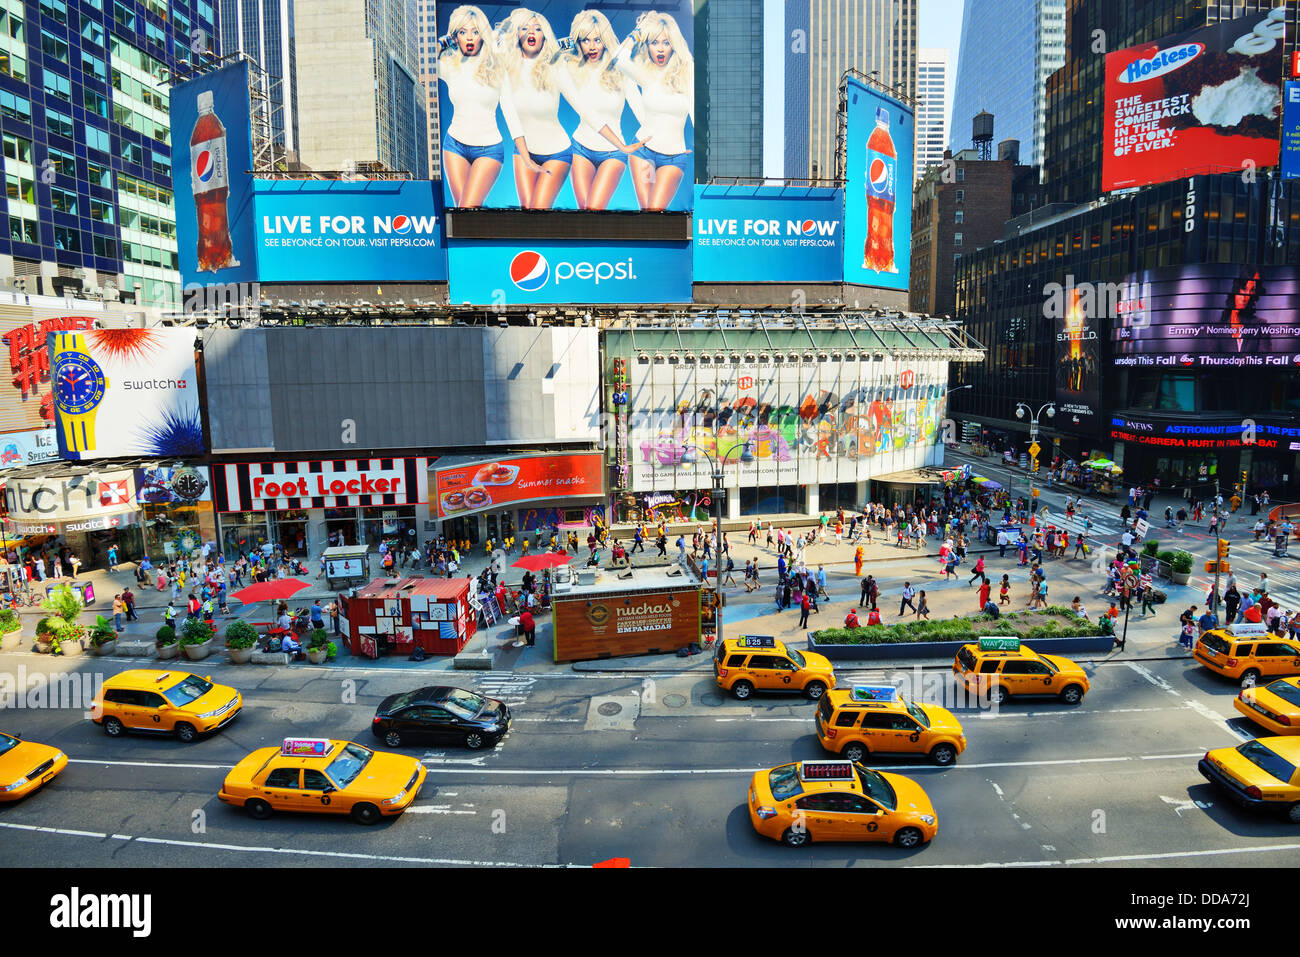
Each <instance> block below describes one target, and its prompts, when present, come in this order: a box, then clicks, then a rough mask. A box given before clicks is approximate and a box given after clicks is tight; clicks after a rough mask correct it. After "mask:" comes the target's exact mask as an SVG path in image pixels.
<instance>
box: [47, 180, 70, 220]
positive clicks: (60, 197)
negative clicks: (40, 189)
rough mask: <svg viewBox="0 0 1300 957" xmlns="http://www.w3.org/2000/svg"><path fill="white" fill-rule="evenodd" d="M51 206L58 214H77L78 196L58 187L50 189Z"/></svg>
mask: <svg viewBox="0 0 1300 957" xmlns="http://www.w3.org/2000/svg"><path fill="white" fill-rule="evenodd" d="M50 206H52V207H53V208H54V211H55V212H56V213H70V214H72V215H74V216H75V215H76V213H77V194H76V193H75V192H71V191H69V190H66V189H60V188H59V187H57V186H51V187H50Z"/></svg>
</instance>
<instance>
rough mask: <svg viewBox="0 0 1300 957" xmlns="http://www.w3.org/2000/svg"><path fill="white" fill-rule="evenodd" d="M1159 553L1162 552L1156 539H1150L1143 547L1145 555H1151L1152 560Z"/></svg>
mask: <svg viewBox="0 0 1300 957" xmlns="http://www.w3.org/2000/svg"><path fill="white" fill-rule="evenodd" d="M1159 552H1160V543H1159V542H1158V541H1156V540H1155V539H1154V538H1152V539H1148V540H1147V541H1146V543H1145V544H1143V546H1142V554H1143V555H1150V556H1151V557H1152V558H1155V557H1156V555H1157V554H1158V553H1159Z"/></svg>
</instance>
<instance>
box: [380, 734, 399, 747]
mask: <svg viewBox="0 0 1300 957" xmlns="http://www.w3.org/2000/svg"><path fill="white" fill-rule="evenodd" d="M384 744H386V745H388V746H389V747H390V748H400V747H401V746H402V736H401V735H400V734H398V733H397V732H396V731H389V732H388V733H387V734H385V735H384Z"/></svg>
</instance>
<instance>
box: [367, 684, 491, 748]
mask: <svg viewBox="0 0 1300 957" xmlns="http://www.w3.org/2000/svg"><path fill="white" fill-rule="evenodd" d="M370 730H371V731H372V732H373V733H374V735H375V737H376V738H379V739H380V740H382V741H383V742H384V744H386V745H388V746H389V747H390V748H399V747H401V746H402V745H404V744H463V745H465V747H467V748H469V749H471V750H477V749H479V748H490V747H494V746H495V745H496V743H497V742H498V741H500V740H501V738H502V737H504V736H505V733H506V732H507V731H509V730H510V709H509V708H507V707H506V706H505V705H504V704H502V703H501V702H500V701H497V700H495V699H493V698H485V697H483V696H482V695H480V694H475V693H474V692H473V691H466V690H465V689H463V688H452V687H448V686H443V685H439V686H435V687H430V688H420V689H418V690H416V691H407V692H405V693H403V694H395V695H389V696H388V697H387V698H385V699H384V700H383V701H382V702H380V705H379V709H378V710H377V711H376V712H375V720H374V721H373V722H372V723H371V725H370Z"/></svg>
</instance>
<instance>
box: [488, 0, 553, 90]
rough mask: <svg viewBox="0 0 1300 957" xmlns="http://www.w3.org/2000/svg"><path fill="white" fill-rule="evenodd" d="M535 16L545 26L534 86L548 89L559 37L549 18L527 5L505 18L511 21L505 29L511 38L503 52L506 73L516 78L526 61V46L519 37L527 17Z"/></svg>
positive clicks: (525, 24)
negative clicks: (524, 47)
mask: <svg viewBox="0 0 1300 957" xmlns="http://www.w3.org/2000/svg"><path fill="white" fill-rule="evenodd" d="M534 19H535V20H536V21H537V24H538V26H540V27H541V28H542V48H541V49H540V50H538V51H537V56H536V57H535V58H534V61H533V86H535V87H537V89H539V90H549V89H550V88H551V61H552V60H553V59H555V54H556V53H558V52H559V50H560V41H559V40H557V39H555V31H554V30H552V29H551V24H550V22H549V21H548V20H547V19H546V18H545V17H544V16H542V15H541V14H540V13H537V12H536V11H534V10H529V9H528V8H527V7H518V8H516V9H514V10H512V11H510V16H509V17H507V18H506V23H507V24H508V25H507V27H506V29H505V35H506V36H507V37H509V38H510V39H509V41H508V42H507V43H506V48H505V50H504V51H503V52H502V54H501V55H502V59H504V60H505V66H506V75H507V76H509V77H510V78H511V79H512V80H517V79H518V78H519V73H520V70H522V69H523V67H524V62H525V57H524V51H523V48H522V47H520V45H519V37H520V36H521V35H522V34H523V32H524V30H525V28H526V27H527V26H528V21H529V20H534Z"/></svg>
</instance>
